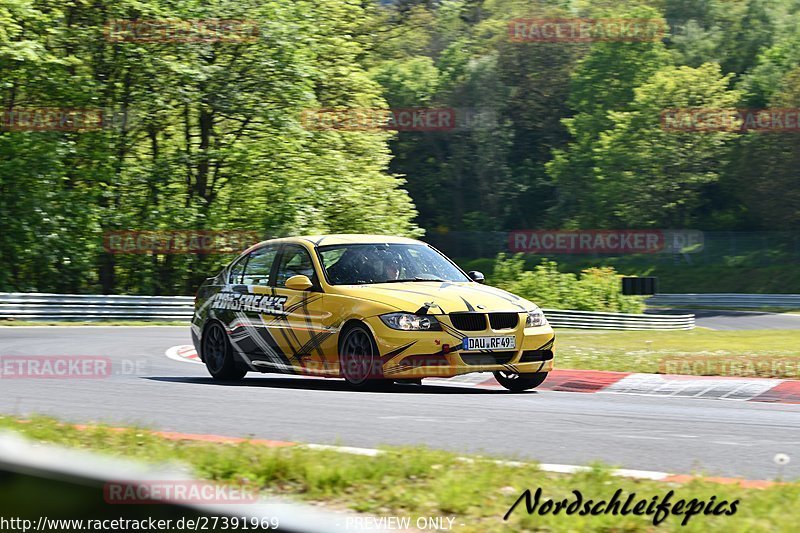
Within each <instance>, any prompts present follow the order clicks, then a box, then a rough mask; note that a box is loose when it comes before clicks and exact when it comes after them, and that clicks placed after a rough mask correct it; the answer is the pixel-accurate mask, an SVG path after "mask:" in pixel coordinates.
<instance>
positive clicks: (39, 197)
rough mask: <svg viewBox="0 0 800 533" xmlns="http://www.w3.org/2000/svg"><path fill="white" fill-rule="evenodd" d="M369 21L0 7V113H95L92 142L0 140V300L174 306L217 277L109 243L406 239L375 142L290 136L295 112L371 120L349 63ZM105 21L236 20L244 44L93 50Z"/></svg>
mask: <svg viewBox="0 0 800 533" xmlns="http://www.w3.org/2000/svg"><path fill="white" fill-rule="evenodd" d="M372 18H373V15H372V13H371V10H370V9H368V8H366V7H363V6H360V5H359V4H358V3H355V2H341V1H338V0H323V1H320V2H318V1H313V2H312V1H300V2H290V3H286V2H278V1H268V2H261V1H259V2H256V1H251V0H248V1H244V2H228V1H223V2H214V3H212V4H204V3H198V2H195V1H193V0H183V1H179V2H161V1H160V0H148V1H146V2H139V1H127V0H126V1H123V2H106V1H100V2H91V3H86V2H78V3H71V4H57V3H53V2H50V1H49V0H17V1H14V2H11V3H10V4H9V3H6V4H4V5H3V6H2V7H0V102H2V107H3V109H15V108H18V107H19V108H36V107H60V108H81V107H86V108H92V109H95V108H97V109H102V111H103V113H104V117H105V124H104V128H103V129H102V130H100V131H82V132H19V131H0V230H2V231H0V264H2V268H0V290H13V291H24V290H39V291H53V292H96V291H102V292H131V293H145V294H170V293H183V294H191V293H193V292H194V289H195V287H196V285H197V283H198V282H199V281H201V280H202V279H203V278H204V277H206V276H207V275H209V274H212V273H213V272H214V271H216V270H217V269H218V268H219V267H220V266H221V265H223V264H224V263H226V262H227V261H229V260H230V256H225V255H214V256H203V257H201V256H186V255H168V256H154V255H117V256H111V255H109V254H107V253H104V252H103V250H102V242H103V234H104V233H105V232H107V231H112V230H134V231H135V230H154V229H169V230H182V229H214V230H225V229H232V230H255V231H257V232H258V233H259V234H262V235H264V236H275V235H287V234H298V233H310V232H348V231H349V232H376V233H392V234H404V235H418V234H420V233H421V232H420V230H419V229H418V228H417V226H416V224H415V223H414V222H413V218H414V217H415V215H416V211H415V210H414V206H413V204H412V203H411V200H410V198H409V196H408V193H407V192H406V191H405V190H404V189H403V188H402V187H403V183H404V182H403V180H402V179H401V178H400V177H398V176H396V175H393V174H391V173H390V172H389V171H388V165H389V161H390V158H391V154H390V152H389V148H388V141H389V138H390V135H389V134H388V133H363V132H327V131H312V130H307V129H304V128H303V127H302V124H301V122H300V117H301V113H302V112H303V111H304V110H306V109H309V108H317V107H342V106H352V107H373V108H382V107H386V102H385V100H384V99H383V97H382V94H381V93H382V89H381V87H380V85H378V83H376V82H375V81H373V80H372V79H370V77H369V76H368V75H367V70H366V68H365V66H364V65H363V63H362V61H363V58H364V56H365V54H366V53H367V45H366V44H365V43H364V41H363V39H361V36H360V35H358V34H359V32H360V31H361V30H362V28H364V27H369V24H370V21H371V20H372ZM120 19H121V20H134V19H140V20H148V19H185V20H202V19H222V20H226V19H239V20H247V21H249V22H250V23H251V24H253V25H254V26H255V27H257V28H258V35H257V36H256V38H255V39H249V40H246V41H243V42H235V41H233V42H231V41H225V40H223V41H208V42H205V41H199V42H175V41H170V40H166V39H163V40H160V41H158V40H156V41H153V42H135V41H133V42H123V41H115V40H113V39H109V38H107V37H106V36H105V34H104V31H105V30H106V24H108V23H110V22H111V21H114V20H120ZM23 28H24V31H23Z"/></svg>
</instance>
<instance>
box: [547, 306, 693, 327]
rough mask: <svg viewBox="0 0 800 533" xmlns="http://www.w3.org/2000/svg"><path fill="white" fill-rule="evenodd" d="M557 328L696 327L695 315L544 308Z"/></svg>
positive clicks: (548, 317)
mask: <svg viewBox="0 0 800 533" xmlns="http://www.w3.org/2000/svg"><path fill="white" fill-rule="evenodd" d="M543 311H544V314H545V316H547V320H548V322H550V324H551V325H552V326H553V327H555V328H576V329H631V330H637V329H694V325H695V324H694V319H695V317H694V315H691V314H689V315H636V314H628V313H600V312H595V311H574V310H562V309H543Z"/></svg>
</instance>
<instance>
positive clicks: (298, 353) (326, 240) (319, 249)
mask: <svg viewBox="0 0 800 533" xmlns="http://www.w3.org/2000/svg"><path fill="white" fill-rule="evenodd" d="M483 281H484V278H483V275H482V274H481V273H480V272H475V271H473V272H469V273H465V272H464V271H463V270H461V269H460V268H459V267H458V266H457V265H456V264H455V263H453V261H451V260H450V259H448V258H447V257H446V256H444V255H443V254H442V253H440V252H439V251H438V250H436V249H435V248H433V247H432V246H430V245H428V244H425V243H424V242H420V241H417V240H414V239H408V238H403V237H386V236H382V235H326V236H306V237H291V238H285V239H275V240H269V241H264V242H261V243H259V244H256V245H254V246H252V247H250V248H249V249H248V250H246V251H245V252H244V253H242V254H241V255H240V256H239V257H238V258H237V259H236V260H234V261H233V262H232V263H231V264H230V265H228V266H227V267H225V268H224V269H223V270H222V271H221V272H220V273H219V274H217V275H216V276H214V277H213V278H209V279H207V280H206V281H205V282H204V283H203V284H202V285H201V286H200V288H199V289H198V292H197V297H196V299H195V311H194V317H193V319H192V340H193V342H194V345H195V347H196V348H197V351H198V353H199V354H200V358H201V359H202V360H203V362H204V363H205V365H206V367H207V368H208V371H209V373H210V374H211V375H212V376H213V377H214V378H215V379H219V380H238V379H241V378H242V377H244V375H245V374H246V373H247V372H270V373H288V374H301V375H309V376H324V377H331V378H344V379H345V380H347V382H348V383H349V384H350V385H352V386H353V387H356V388H369V387H374V386H376V385H379V384H381V383H387V382H392V381H394V382H412V383H419V382H420V380H422V379H423V378H429V377H438V378H447V377H453V376H457V375H460V374H467V373H472V372H493V373H494V376H495V378H496V379H497V381H498V382H499V383H500V384H501V385H503V386H504V387H505V388H507V389H509V390H511V391H516V392H518V391H524V390H529V389H532V388H534V387H536V386H538V385H540V384H541V383H542V382H543V381H544V380H545V378H546V377H547V373H548V372H549V371H550V370H552V369H553V344H554V340H555V335H554V334H553V329H552V328H551V327H550V325H549V324H548V323H547V319H546V318H545V316H544V313H542V310H541V309H539V307H537V306H536V304H534V303H532V302H529V301H527V300H524V299H523V298H520V297H519V296H515V295H514V294H511V293H509V292H506V291H503V290H500V289H496V288H493V287H488V286H486V285H484V284H483Z"/></svg>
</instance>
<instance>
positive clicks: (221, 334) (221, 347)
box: [201, 322, 247, 381]
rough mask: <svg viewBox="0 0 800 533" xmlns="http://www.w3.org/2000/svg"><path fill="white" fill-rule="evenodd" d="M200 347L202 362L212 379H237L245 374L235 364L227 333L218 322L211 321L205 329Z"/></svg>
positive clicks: (244, 371) (245, 371) (243, 370)
mask: <svg viewBox="0 0 800 533" xmlns="http://www.w3.org/2000/svg"><path fill="white" fill-rule="evenodd" d="M202 349H203V351H202V354H201V355H202V356H203V362H205V364H206V368H207V369H208V373H209V374H211V377H213V378H214V379H216V380H220V381H238V380H240V379H242V378H243V377H244V375H245V374H247V370H245V369H243V368H240V367H238V366H237V365H236V361H235V360H234V359H233V347H232V346H231V343H230V341H229V340H228V335H227V334H226V333H225V329H224V328H223V327H222V325H221V324H219V323H218V322H213V323H211V325H209V326H208V328H207V329H206V332H205V335H203V343H202Z"/></svg>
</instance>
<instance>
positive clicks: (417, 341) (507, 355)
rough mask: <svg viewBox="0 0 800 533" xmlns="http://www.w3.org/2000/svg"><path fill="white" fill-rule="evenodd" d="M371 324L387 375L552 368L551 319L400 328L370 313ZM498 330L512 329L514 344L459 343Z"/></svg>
mask: <svg viewBox="0 0 800 533" xmlns="http://www.w3.org/2000/svg"><path fill="white" fill-rule="evenodd" d="M437 318H438V317H437ZM445 320H446V319H445ZM367 324H368V325H369V327H370V328H371V329H372V332H373V334H374V336H375V340H376V342H377V343H378V351H379V352H380V354H381V365H382V374H383V377H385V378H389V379H397V380H401V379H420V378H432V377H445V378H446V377H453V376H457V375H460V374H469V373H472V372H494V371H506V372H515V373H520V374H527V373H536V372H549V371H551V370H552V369H553V353H554V349H553V348H554V346H553V345H554V341H555V334H554V332H553V329H552V328H551V327H550V325H544V326H539V327H535V328H524V327H522V326H519V327H517V328H516V329H514V330H491V329H487V330H484V331H470V332H463V331H462V332H453V333H451V332H449V331H398V330H394V329H391V328H389V327H388V326H386V325H385V324H384V323H383V322H382V321H381V320H380V318H378V317H373V318H371V319H368V320H367ZM448 329H449V328H448ZM459 335H460V336H459ZM496 335H514V336H515V337H516V348H515V349H514V350H507V351H494V352H467V351H464V350H462V349H461V343H462V338H463V336H496Z"/></svg>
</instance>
